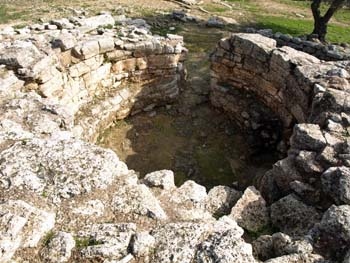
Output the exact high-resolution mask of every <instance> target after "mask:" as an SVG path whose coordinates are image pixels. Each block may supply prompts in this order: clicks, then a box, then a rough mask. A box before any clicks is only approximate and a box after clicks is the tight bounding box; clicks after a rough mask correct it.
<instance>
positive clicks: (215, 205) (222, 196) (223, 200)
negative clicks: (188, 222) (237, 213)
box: [206, 185, 242, 216]
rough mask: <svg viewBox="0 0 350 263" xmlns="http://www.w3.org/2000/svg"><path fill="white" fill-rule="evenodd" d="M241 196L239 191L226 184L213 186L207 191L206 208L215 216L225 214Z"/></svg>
mask: <svg viewBox="0 0 350 263" xmlns="http://www.w3.org/2000/svg"><path fill="white" fill-rule="evenodd" d="M241 196H242V193H241V192H239V191H237V190H235V189H233V188H230V187H228V186H223V185H219V186H215V187H213V188H212V189H210V191H209V193H208V197H207V201H206V209H207V210H208V211H209V212H210V213H212V214H214V215H215V216H222V215H225V214H226V215H227V214H229V213H230V212H231V208H232V207H233V206H234V205H235V204H236V202H237V201H238V199H239V198H240V197H241Z"/></svg>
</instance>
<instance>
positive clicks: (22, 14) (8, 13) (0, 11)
mask: <svg viewBox="0 0 350 263" xmlns="http://www.w3.org/2000/svg"><path fill="white" fill-rule="evenodd" d="M29 14H30V12H29V11H28V10H22V11H19V10H15V9H13V8H9V7H8V6H6V5H3V4H0V24H5V23H9V22H10V21H14V20H26V18H27V16H28V15H29Z"/></svg>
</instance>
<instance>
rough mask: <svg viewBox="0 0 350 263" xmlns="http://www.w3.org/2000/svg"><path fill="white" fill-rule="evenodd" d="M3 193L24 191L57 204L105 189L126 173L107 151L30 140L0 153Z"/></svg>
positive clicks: (70, 143)
mask: <svg viewBox="0 0 350 263" xmlns="http://www.w3.org/2000/svg"><path fill="white" fill-rule="evenodd" d="M0 156H1V159H2V160H3V161H2V163H1V165H0V170H1V176H0V179H1V180H6V181H8V182H9V184H8V186H7V187H6V186H4V188H5V189H4V188H3V190H10V189H12V190H17V189H18V190H20V189H23V190H26V191H32V192H34V193H38V194H40V195H43V193H44V194H45V195H46V196H48V197H50V198H52V199H53V200H54V201H57V202H58V201H59V200H60V199H61V198H71V197H73V196H76V195H79V194H83V193H88V192H91V191H92V190H93V189H101V188H106V187H107V186H109V185H110V184H111V183H112V182H113V181H114V180H115V179H117V178H118V177H119V176H121V175H125V174H126V173H127V172H128V169H127V167H126V165H125V164H124V163H123V162H121V161H119V159H118V157H117V156H116V154H115V153H114V152H112V151H111V150H105V149H103V148H100V147H98V146H94V145H91V144H89V143H85V142H82V141H80V140H74V139H68V140H65V139H54V138H53V139H37V138H35V139H30V140H26V141H23V142H16V143H15V144H13V146H12V147H10V148H8V149H6V150H5V151H3V152H1V153H0Z"/></svg>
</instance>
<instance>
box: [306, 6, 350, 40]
mask: <svg viewBox="0 0 350 263" xmlns="http://www.w3.org/2000/svg"><path fill="white" fill-rule="evenodd" d="M321 2H322V0H313V1H312V3H311V10H312V15H313V17H314V30H313V32H312V34H317V36H318V39H319V40H321V41H322V42H325V41H326V34H327V27H328V22H329V20H330V19H331V18H332V16H333V15H334V13H335V12H336V11H337V10H338V9H339V8H341V7H342V6H343V5H344V3H345V0H333V1H332V2H331V5H330V7H329V8H328V10H327V12H326V13H325V15H324V16H321V11H320V6H321Z"/></svg>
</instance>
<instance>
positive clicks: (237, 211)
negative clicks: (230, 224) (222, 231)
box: [230, 186, 269, 232]
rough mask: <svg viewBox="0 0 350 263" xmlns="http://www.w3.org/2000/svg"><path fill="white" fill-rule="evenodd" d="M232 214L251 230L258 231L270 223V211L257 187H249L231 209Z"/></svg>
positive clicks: (242, 225)
mask: <svg viewBox="0 0 350 263" xmlns="http://www.w3.org/2000/svg"><path fill="white" fill-rule="evenodd" d="M230 216H231V217H232V218H233V219H235V220H236V221H237V223H238V224H239V225H240V226H241V227H243V228H245V229H247V230H249V231H251V232H258V231H259V230H261V229H262V228H263V227H265V226H266V225H268V224H269V211H268V208H267V207H266V202H265V200H264V198H263V197H262V196H261V195H260V193H259V191H258V190H256V189H255V187H253V186H250V187H248V188H247V189H246V190H245V191H244V193H243V196H242V197H241V198H240V199H239V200H238V202H237V203H236V204H235V206H234V207H233V208H232V210H231V214H230Z"/></svg>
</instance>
